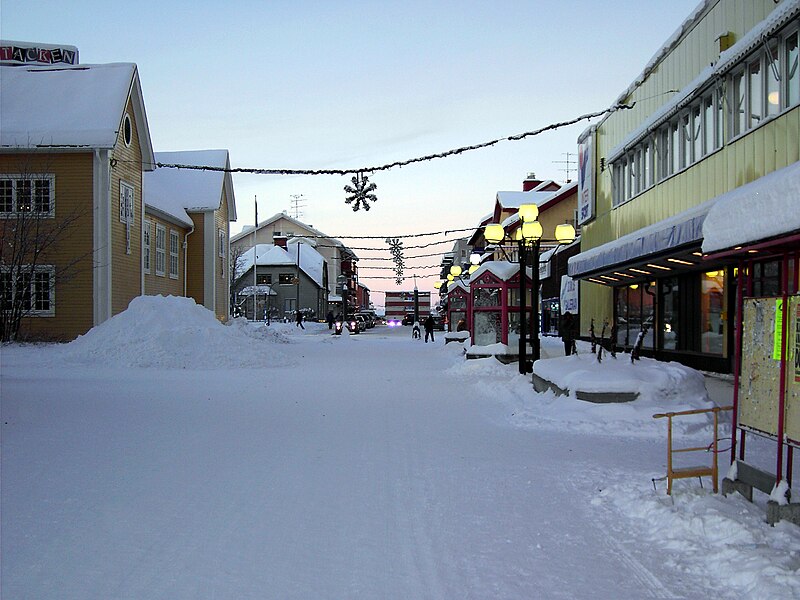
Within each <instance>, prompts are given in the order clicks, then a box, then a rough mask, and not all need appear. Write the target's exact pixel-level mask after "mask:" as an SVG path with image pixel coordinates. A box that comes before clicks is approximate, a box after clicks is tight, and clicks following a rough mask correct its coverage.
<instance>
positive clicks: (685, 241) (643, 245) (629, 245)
mask: <svg viewBox="0 0 800 600" xmlns="http://www.w3.org/2000/svg"><path fill="white" fill-rule="evenodd" d="M715 202H716V198H712V199H711V200H707V201H705V202H703V203H702V204H699V205H697V206H695V207H694V208H690V209H689V210H685V211H683V212H682V213H679V214H677V215H674V216H672V217H670V218H668V219H664V220H663V221H659V222H658V223H654V224H653V225H649V226H648V227H644V228H642V229H638V230H636V231H634V232H633V233H629V234H628V235H624V236H622V237H621V238H619V239H616V240H614V241H612V242H608V243H606V244H603V245H602V246H597V247H596V248H591V249H589V250H587V251H586V252H581V253H580V254H576V255H575V256H573V257H572V258H570V259H569V276H570V277H585V276H586V275H589V274H592V273H595V272H597V271H600V270H603V269H607V268H610V267H614V266H616V265H622V264H625V263H628V262H633V261H637V260H640V259H642V258H644V257H647V256H651V255H655V254H660V253H662V252H666V251H669V250H675V249H678V248H681V247H684V246H687V245H690V244H693V243H697V244H699V243H700V241H701V240H702V239H703V222H704V221H705V218H706V215H708V212H709V211H710V210H711V207H712V206H714V203H715Z"/></svg>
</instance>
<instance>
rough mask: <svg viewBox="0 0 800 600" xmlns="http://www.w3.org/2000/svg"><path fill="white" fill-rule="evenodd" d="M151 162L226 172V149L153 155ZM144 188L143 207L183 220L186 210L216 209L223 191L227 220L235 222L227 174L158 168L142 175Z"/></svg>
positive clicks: (234, 207)
mask: <svg viewBox="0 0 800 600" xmlns="http://www.w3.org/2000/svg"><path fill="white" fill-rule="evenodd" d="M155 162H158V163H163V164H178V165H191V166H208V167H216V168H220V169H230V160H229V157H228V151H227V150H186V151H181V152H156V154H155ZM144 186H145V188H144V189H145V192H144V194H145V203H146V204H147V205H149V206H153V207H155V208H157V209H159V210H162V211H163V212H167V213H168V214H173V215H175V216H178V217H187V218H188V215H186V211H188V212H199V211H209V210H219V208H220V207H221V205H222V192H223V190H225V192H226V196H227V198H228V220H230V221H235V220H236V200H235V198H234V194H233V179H232V178H231V174H230V173H229V172H226V171H201V170H196V169H177V168H172V167H159V168H157V169H156V170H155V171H152V172H150V173H147V174H145V183H144ZM190 223H191V220H190Z"/></svg>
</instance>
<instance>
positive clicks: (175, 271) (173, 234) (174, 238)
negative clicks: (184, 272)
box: [169, 229, 181, 279]
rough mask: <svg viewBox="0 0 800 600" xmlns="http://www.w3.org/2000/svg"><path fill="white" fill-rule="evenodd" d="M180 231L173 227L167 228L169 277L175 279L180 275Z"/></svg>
mask: <svg viewBox="0 0 800 600" xmlns="http://www.w3.org/2000/svg"><path fill="white" fill-rule="evenodd" d="M180 243H181V237H180V233H179V232H177V231H175V230H174V229H170V230H169V278H170V279H177V278H178V276H179V275H180V266H179V265H180V262H179V260H178V259H179V254H180Z"/></svg>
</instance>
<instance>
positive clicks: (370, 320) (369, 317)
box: [356, 312, 375, 329]
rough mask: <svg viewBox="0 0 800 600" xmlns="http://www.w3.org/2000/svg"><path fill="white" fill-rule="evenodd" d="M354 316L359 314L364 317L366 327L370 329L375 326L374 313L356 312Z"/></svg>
mask: <svg viewBox="0 0 800 600" xmlns="http://www.w3.org/2000/svg"><path fill="white" fill-rule="evenodd" d="M356 316H360V317H363V318H364V323H365V324H366V328H367V329H372V328H373V327H375V315H373V314H372V313H370V312H360V313H357V314H356Z"/></svg>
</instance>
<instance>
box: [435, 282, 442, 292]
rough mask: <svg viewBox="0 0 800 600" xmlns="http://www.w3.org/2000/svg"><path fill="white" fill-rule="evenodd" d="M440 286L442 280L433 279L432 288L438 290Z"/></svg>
mask: <svg viewBox="0 0 800 600" xmlns="http://www.w3.org/2000/svg"><path fill="white" fill-rule="evenodd" d="M441 287H442V282H441V281H434V282H433V289H435V290H438V289H439V288H441Z"/></svg>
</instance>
